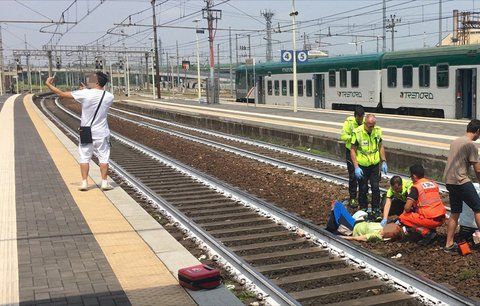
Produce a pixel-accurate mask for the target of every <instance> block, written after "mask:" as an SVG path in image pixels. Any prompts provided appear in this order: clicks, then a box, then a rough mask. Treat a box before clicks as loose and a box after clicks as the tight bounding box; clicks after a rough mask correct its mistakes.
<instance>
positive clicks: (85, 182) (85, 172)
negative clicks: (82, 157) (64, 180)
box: [79, 163, 90, 191]
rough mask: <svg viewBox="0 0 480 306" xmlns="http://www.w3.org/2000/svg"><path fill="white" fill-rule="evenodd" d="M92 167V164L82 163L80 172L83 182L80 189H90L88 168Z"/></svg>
mask: <svg viewBox="0 0 480 306" xmlns="http://www.w3.org/2000/svg"><path fill="white" fill-rule="evenodd" d="M89 169H90V164H88V163H80V172H81V173H82V183H81V184H80V187H79V189H80V191H87V190H88V170H89Z"/></svg>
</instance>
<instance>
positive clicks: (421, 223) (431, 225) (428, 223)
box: [399, 212, 445, 236]
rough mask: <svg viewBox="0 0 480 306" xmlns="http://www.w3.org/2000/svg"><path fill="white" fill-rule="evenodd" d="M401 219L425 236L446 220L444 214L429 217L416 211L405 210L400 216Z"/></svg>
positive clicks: (403, 222)
mask: <svg viewBox="0 0 480 306" xmlns="http://www.w3.org/2000/svg"><path fill="white" fill-rule="evenodd" d="M399 219H400V222H401V223H402V224H403V225H405V226H408V227H411V228H412V229H413V230H415V231H416V232H418V233H420V234H421V235H423V236H425V235H426V234H428V232H430V230H434V229H436V228H437V227H439V226H441V225H442V224H443V222H444V221H445V217H444V216H440V217H436V218H434V219H429V218H425V217H424V216H423V215H421V214H419V213H416V212H404V213H403V214H401V215H400V216H399Z"/></svg>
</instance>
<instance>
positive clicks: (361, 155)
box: [351, 124, 382, 167]
mask: <svg viewBox="0 0 480 306" xmlns="http://www.w3.org/2000/svg"><path fill="white" fill-rule="evenodd" d="M381 141H382V129H381V128H379V127H377V126H376V127H374V128H373V130H372V132H371V133H370V134H368V133H367V131H365V126H364V124H362V125H361V126H359V127H357V128H356V129H355V130H353V136H352V140H351V144H353V145H354V144H356V145H357V155H356V157H357V162H358V164H359V165H360V166H363V167H368V166H372V165H376V164H378V163H380V142H381Z"/></svg>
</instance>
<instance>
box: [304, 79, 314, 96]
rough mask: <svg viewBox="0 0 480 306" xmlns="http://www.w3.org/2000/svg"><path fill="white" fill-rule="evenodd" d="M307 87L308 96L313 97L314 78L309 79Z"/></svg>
mask: <svg viewBox="0 0 480 306" xmlns="http://www.w3.org/2000/svg"><path fill="white" fill-rule="evenodd" d="M306 89H307V97H311V96H312V94H313V88H312V80H307V82H306Z"/></svg>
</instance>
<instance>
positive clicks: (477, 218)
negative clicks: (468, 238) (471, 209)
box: [475, 212, 480, 230]
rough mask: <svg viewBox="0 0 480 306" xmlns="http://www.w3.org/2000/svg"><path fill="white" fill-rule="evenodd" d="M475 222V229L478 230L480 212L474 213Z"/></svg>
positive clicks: (479, 227) (479, 226)
mask: <svg viewBox="0 0 480 306" xmlns="http://www.w3.org/2000/svg"><path fill="white" fill-rule="evenodd" d="M475 222H476V223H477V229H479V230H480V212H478V213H475Z"/></svg>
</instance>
